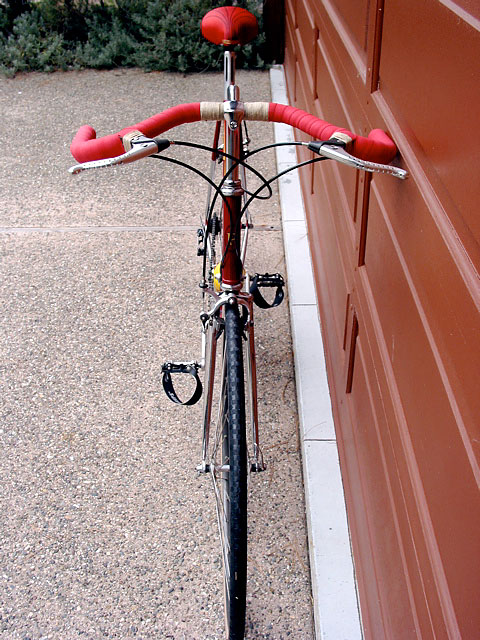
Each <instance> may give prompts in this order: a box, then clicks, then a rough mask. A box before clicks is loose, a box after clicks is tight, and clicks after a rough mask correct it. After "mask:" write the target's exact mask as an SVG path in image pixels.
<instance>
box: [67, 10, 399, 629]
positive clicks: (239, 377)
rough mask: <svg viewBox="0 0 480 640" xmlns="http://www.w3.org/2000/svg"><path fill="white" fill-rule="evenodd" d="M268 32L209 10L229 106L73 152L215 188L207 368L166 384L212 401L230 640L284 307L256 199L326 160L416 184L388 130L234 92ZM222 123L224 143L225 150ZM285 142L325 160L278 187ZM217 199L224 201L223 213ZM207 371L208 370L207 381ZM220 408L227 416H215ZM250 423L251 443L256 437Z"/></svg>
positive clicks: (165, 373) (209, 228)
mask: <svg viewBox="0 0 480 640" xmlns="http://www.w3.org/2000/svg"><path fill="white" fill-rule="evenodd" d="M257 32H258V26H257V21H256V18H255V17H254V16H253V15H252V14H251V13H249V12H248V11H247V10H245V9H242V8H239V7H221V8H217V9H213V10H211V11H209V12H208V13H207V14H206V15H205V16H204V18H203V21H202V33H203V35H204V37H205V38H207V40H210V41H211V42H214V43H215V44H217V45H222V46H223V47H224V100H223V102H218V103H207V102H204V103H198V102H197V103H189V104H183V105H177V106H176V107H172V108H170V109H167V110H166V111H163V112H161V113H159V114H157V115H155V116H153V117H151V118H149V119H148V120H145V121H143V122H140V123H138V124H136V125H134V126H131V127H127V128H125V129H122V130H121V131H120V132H118V133H117V134H113V135H108V136H104V137H102V138H98V139H97V138H96V132H95V130H94V129H92V128H91V127H89V126H83V127H81V128H80V129H79V131H78V132H77V134H76V135H75V137H74V139H73V142H72V145H71V152H72V154H73V156H74V157H75V159H76V160H77V162H79V164H77V165H75V166H74V167H72V168H71V169H70V172H71V173H79V172H80V171H83V170H85V169H94V168H99V167H107V166H114V165H119V164H128V163H130V162H134V161H137V160H139V159H142V158H145V157H152V158H157V159H162V160H164V161H167V162H171V163H172V162H173V163H176V164H178V165H180V166H182V167H183V168H185V169H189V170H191V171H194V172H195V173H197V174H198V175H201V176H202V178H204V179H205V181H206V182H207V184H208V193H207V206H206V210H205V214H204V216H203V218H202V223H201V226H200V228H199V229H198V232H197V237H198V251H197V253H198V255H199V256H201V257H202V263H203V266H202V281H201V283H200V286H201V290H202V299H203V310H202V313H201V314H200V320H201V331H202V356H201V358H200V360H198V361H197V360H196V361H191V362H166V363H165V364H164V365H163V367H162V383H163V387H164V390H165V392H166V394H167V396H168V397H169V398H170V399H171V400H172V401H173V402H175V403H176V404H181V405H186V406H190V405H193V404H195V403H197V402H198V401H199V400H200V398H201V396H202V395H203V396H204V406H203V433H202V457H201V462H200V464H199V465H198V467H197V471H198V472H199V473H201V474H206V475H209V476H210V477H211V479H212V483H213V487H214V494H215V499H216V512H217V522H218V528H219V532H220V540H221V547H222V563H223V575H224V580H223V587H224V608H225V627H226V636H227V638H228V640H238V639H239V638H243V637H244V631H245V609H246V585H247V482H248V478H249V476H250V474H251V473H258V472H261V471H263V470H264V469H265V468H266V467H265V462H264V459H263V454H262V449H261V446H260V437H259V423H258V408H257V370H256V359H255V339H254V305H256V306H258V307H260V308H263V309H270V308H273V307H276V306H278V305H279V304H280V303H281V302H282V300H283V298H284V287H285V282H284V279H283V277H282V276H281V275H280V274H278V273H276V274H269V273H265V274H254V275H253V276H252V275H250V274H248V273H246V272H245V269H244V264H245V256H246V251H247V242H248V235H249V232H250V230H251V229H252V228H253V224H252V218H251V214H250V211H249V206H250V204H251V203H252V202H253V201H254V200H255V199H257V198H268V197H270V196H271V195H272V189H271V184H272V183H273V182H274V181H275V180H277V179H278V178H280V177H281V176H283V175H284V174H286V173H287V172H289V171H292V170H294V169H297V168H299V167H302V166H305V165H307V164H310V163H312V162H319V161H323V160H326V159H331V160H336V161H338V162H341V163H344V164H347V165H349V166H351V167H353V168H355V169H360V170H364V171H369V172H382V173H388V174H391V175H393V176H395V177H397V178H401V179H404V178H405V177H406V176H407V172H406V171H404V170H403V169H400V168H398V167H395V166H392V165H389V164H387V163H389V162H391V160H392V159H393V158H394V156H395V155H396V152H397V149H396V146H395V144H394V143H393V141H392V140H391V139H390V138H389V137H388V136H387V134H386V133H385V132H383V131H381V130H380V129H374V130H372V131H371V132H370V134H369V135H368V137H362V136H356V135H355V134H353V133H352V132H350V131H348V130H347V129H343V128H341V127H336V126H334V125H331V124H329V123H328V122H325V121H323V120H320V119H319V118H316V117H315V116H313V115H311V114H308V113H306V112H305V111H302V110H300V109H297V108H294V107H289V106H285V105H280V104H275V103H261V102H258V103H255V102H253V103H242V102H241V101H240V90H239V87H238V86H237V85H236V83H235V58H236V54H235V47H236V46H242V45H245V44H247V43H248V42H250V41H251V40H252V39H253V38H255V37H256V35H257ZM198 120H207V121H214V122H216V126H215V133H214V141H213V145H212V146H205V145H200V144H196V143H191V142H188V141H179V140H168V139H165V138H159V137H158V136H159V135H160V134H162V133H164V132H165V131H167V130H169V129H171V128H173V127H175V126H177V125H180V124H185V123H188V122H194V121H198ZM247 120H262V121H270V122H283V123H285V124H289V125H292V126H294V127H296V128H298V129H300V130H301V131H303V132H304V133H306V134H308V135H310V136H311V137H312V138H313V141H311V142H308V143H307V142H293V143H277V144H270V145H267V146H264V147H260V148H258V149H254V150H252V151H250V150H249V142H250V140H249V139H248V131H247V129H246V121H247ZM222 123H223V125H224V131H223V145H221V144H220V130H221V125H222ZM242 125H243V132H242ZM278 144H282V145H283V144H294V145H303V146H307V147H308V149H310V150H311V151H313V152H314V154H316V157H314V158H312V159H310V160H307V161H304V162H300V163H297V164H296V165H295V166H293V167H290V168H288V169H286V170H284V171H281V172H280V173H278V174H277V175H276V176H274V177H273V178H270V179H268V180H267V179H266V178H265V177H264V176H262V175H261V174H260V173H259V172H258V171H257V170H256V169H254V168H253V167H252V166H251V164H249V162H248V160H249V159H250V158H251V157H252V156H253V155H254V154H257V153H260V152H262V151H266V150H267V149H271V148H273V147H275V146H278ZM170 146H186V147H194V148H198V149H201V150H204V151H206V152H209V153H210V154H211V156H212V157H211V171H210V174H209V175H206V174H204V173H203V172H200V171H199V170H198V169H196V168H195V167H192V166H190V165H188V164H186V163H184V162H182V161H180V160H178V159H175V158H172V157H169V156H165V155H161V152H163V151H165V150H166V149H167V148H169V147H170ZM218 162H221V163H222V165H223V169H222V176H221V179H220V181H219V182H218V184H217V183H216V182H215V179H214V177H215V167H216V165H217V163H218ZM247 172H251V173H253V174H254V175H255V176H256V177H257V178H258V179H259V180H260V182H261V185H260V187H258V188H257V189H256V190H255V191H253V192H250V191H248V190H247V187H246V174H247ZM218 200H220V201H221V206H219V207H217V201H218ZM219 244H220V247H219V246H218V245H219ZM264 288H273V289H274V290H275V293H274V294H273V300H271V301H270V302H267V300H266V299H265V297H264V295H263V294H262V291H261V290H262V289H264ZM200 371H203V384H202V382H201V380H200V376H199V372H200ZM180 374H184V375H187V376H191V377H192V378H193V380H194V385H195V388H194V391H193V394H192V395H191V397H190V398H188V399H187V400H183V401H182V400H181V399H180V398H179V396H178V394H177V392H176V390H175V386H174V384H173V379H172V377H175V376H176V375H180ZM215 405H216V406H217V408H216V418H215V417H214V416H213V409H214V406H215ZM247 424H248V425H249V428H250V432H251V436H250V438H247Z"/></svg>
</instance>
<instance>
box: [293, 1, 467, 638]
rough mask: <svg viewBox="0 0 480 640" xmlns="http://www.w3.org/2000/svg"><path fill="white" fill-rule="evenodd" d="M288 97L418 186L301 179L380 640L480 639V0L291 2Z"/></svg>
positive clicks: (369, 608)
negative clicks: (393, 148)
mask: <svg viewBox="0 0 480 640" xmlns="http://www.w3.org/2000/svg"><path fill="white" fill-rule="evenodd" d="M286 13H287V16H286V52H285V69H286V74H287V82H288V89H289V94H290V101H291V103H292V104H294V105H296V106H298V107H300V108H303V109H306V110H307V111H311V112H312V113H314V114H316V115H318V116H319V117H322V118H324V119H326V120H330V121H333V122H335V124H339V125H342V126H346V127H347V128H349V129H351V130H353V131H355V132H357V133H367V132H368V131H369V130H370V129H372V128H376V127H380V128H384V129H386V130H387V131H388V132H389V133H390V135H391V136H392V137H393V139H394V140H395V142H396V143H397V146H398V147H399V149H400V157H399V158H398V159H397V160H398V162H399V163H400V164H401V166H404V167H405V168H407V169H408V171H409V172H410V178H409V179H408V180H407V181H406V182H401V181H399V180H395V179H394V178H391V177H389V176H382V175H377V176H375V177H374V178H373V180H370V179H369V177H368V176H367V175H366V174H363V173H362V174H360V173H358V174H355V172H354V171H352V170H351V169H349V168H347V167H341V166H338V165H335V166H334V165H333V163H332V164H328V166H326V165H327V163H321V164H316V165H312V166H311V171H310V173H305V174H304V175H303V178H302V180H303V184H302V187H303V191H304V195H305V200H306V206H307V215H308V224H309V234H310V244H311V249H312V255H313V259H314V268H315V274H316V284H317V294H318V300H319V305H320V312H321V316H322V325H323V331H324V338H325V341H326V347H327V359H328V363H327V364H328V370H329V379H330V386H331V391H332V397H333V404H334V413H335V417H336V425H337V432H338V440H339V446H340V456H341V463H342V470H343V476H344V482H345V490H346V497H347V505H348V514H349V521H350V528H351V532H352V539H353V547H354V556H355V563H356V568H357V577H358V582H359V590H360V600H361V608H362V616H363V622H364V627H365V633H366V637H367V638H393V639H395V640H398V639H401V638H406V639H411V638H415V637H421V638H433V637H435V638H464V639H467V640H470V639H472V640H474V639H476V638H480V606H479V598H480V499H479V480H480V471H479V464H478V462H479V450H480V428H479V423H480V389H479V373H480V315H479V309H480V284H479V283H480V280H479V269H480V247H479V240H480V211H479V204H478V202H479V195H480V188H479V182H480V171H479V169H480V162H479V157H480V127H479V122H478V120H479V116H478V113H479V107H480V71H479V70H480V37H479V25H480V21H479V18H480V4H479V3H478V2H477V1H476V0H458V2H456V3H454V2H453V1H451V0H421V1H419V0H401V1H400V0H296V1H295V0H286Z"/></svg>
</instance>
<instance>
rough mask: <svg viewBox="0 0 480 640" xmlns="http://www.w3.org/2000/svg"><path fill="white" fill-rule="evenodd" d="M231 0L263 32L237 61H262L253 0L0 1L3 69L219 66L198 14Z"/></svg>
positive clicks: (251, 65)
mask: <svg viewBox="0 0 480 640" xmlns="http://www.w3.org/2000/svg"><path fill="white" fill-rule="evenodd" d="M231 4H237V5H239V6H244V7H245V8H247V9H249V10H250V11H252V13H254V14H255V15H256V16H257V18H259V22H260V35H259V36H258V37H257V38H256V40H255V42H254V43H251V44H249V45H247V46H245V47H243V48H242V50H241V51H240V52H239V54H238V62H239V66H240V67H242V66H243V67H249V68H256V69H259V68H263V67H264V66H265V62H264V43H265V38H264V36H263V35H262V33H261V16H259V11H258V6H259V3H258V2H256V1H255V0H245V1H244V2H240V1H238V2H235V3H233V2H228V1H222V0H217V1H215V0H214V1H213V2H212V1H211V0H0V71H1V72H3V73H5V74H7V75H10V76H12V75H14V74H15V73H17V72H19V71H54V70H55V69H82V68H93V69H110V68H113V67H140V68H142V69H145V70H146V71H180V72H182V73H187V72H192V71H197V72H198V71H206V70H213V69H219V68H221V66H222V64H223V62H222V55H221V53H222V52H221V51H220V47H218V46H215V45H213V44H211V43H209V42H207V41H206V40H205V39H204V38H203V37H202V35H201V32H200V21H201V19H202V17H203V15H204V14H205V13H206V12H207V11H208V10H210V9H212V8H214V7H218V6H225V5H231Z"/></svg>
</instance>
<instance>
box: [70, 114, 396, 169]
mask: <svg viewBox="0 0 480 640" xmlns="http://www.w3.org/2000/svg"><path fill="white" fill-rule="evenodd" d="M239 105H241V109H243V118H244V119H245V120H261V121H269V122H280V123H284V124H287V125H291V126H293V127H295V128H297V129H299V130H300V131H303V132H304V133H306V134H307V135H310V136H312V137H313V138H315V139H316V140H319V141H320V143H321V142H322V141H323V142H326V141H331V142H332V143H333V145H335V144H336V145H337V146H332V145H329V146H328V148H327V146H324V145H322V144H320V143H319V145H317V146H316V143H310V144H309V145H308V146H309V148H310V149H311V150H312V151H314V152H316V153H319V154H321V155H323V156H325V157H329V158H332V159H335V160H339V161H340V162H344V163H346V164H350V165H351V166H354V167H355V168H358V169H364V170H366V171H382V170H383V171H385V172H388V173H392V174H393V175H396V176H397V177H400V178H405V177H406V175H407V174H406V172H405V171H404V170H402V169H398V168H397V167H386V166H384V165H386V164H387V163H389V162H390V161H391V160H393V158H394V157H395V155H396V153H397V148H396V146H395V143H394V142H393V141H392V140H391V139H390V138H389V137H388V135H387V134H386V133H385V132H384V131H382V130H381V129H373V130H372V131H371V132H370V133H369V134H368V136H367V137H364V136H357V135H356V134H354V133H352V132H351V131H349V130H348V129H344V128H342V127H337V126H335V125H332V124H330V123H329V122H326V121H324V120H321V119H320V118H316V117H315V116H313V115H311V114H309V113H307V112H306V111H302V110H301V109H297V108H296V107H290V106H286V105H283V104H277V103H275V102H271V103H268V102H246V103H236V106H237V108H238V106H239ZM224 113H225V103H223V102H192V103H188V104H180V105H177V106H176V107H172V108H170V109H166V110H165V111H162V112H161V113H158V114H157V115H155V116H152V117H151V118H148V119H147V120H143V121H142V122H139V123H137V124H135V125H133V126H131V127H126V128H125V129H122V130H121V131H119V132H118V133H116V134H111V135H107V136H103V137H101V138H97V137H96V132H95V130H94V129H93V128H92V127H90V126H88V125H84V126H83V127H81V128H80V129H79V130H78V132H77V134H76V135H75V137H74V139H73V141H72V144H71V146H70V151H71V153H72V155H73V157H74V158H75V159H76V160H77V161H78V162H79V163H82V164H83V167H82V168H85V169H86V168H90V166H91V167H93V166H109V165H111V164H122V163H125V162H132V161H133V160H136V159H139V158H140V157H145V156H147V155H151V154H153V153H156V151H157V150H158V149H157V148H155V146H150V147H148V148H149V149H151V150H150V152H148V151H147V146H145V145H146V140H148V139H152V138H154V137H155V136H158V135H160V134H162V133H164V132H165V131H168V130H169V129H172V128H173V127H176V126H179V125H181V124H185V123H188V122H197V121H200V120H215V121H219V120H223V119H224ZM129 134H130V136H132V135H133V136H135V135H136V136H137V140H136V144H135V145H134V147H135V149H134V148H133V147H132V149H131V150H130V151H127V153H125V147H124V144H123V139H124V138H125V137H126V136H127V138H128V137H129ZM140 141H141V142H142V143H143V145H144V146H143V149H142V150H141V149H140V146H141V145H140V144H139V142H140ZM306 144H307V143H306ZM312 145H313V146H312ZM322 147H323V148H322ZM344 147H346V148H347V149H348V151H349V152H351V154H352V155H350V153H347V152H346V151H345V150H344ZM164 148H165V147H164ZM335 150H336V151H335ZM108 159H114V160H115V159H116V161H107V160H108ZM93 161H102V162H101V163H98V162H97V163H96V164H95V165H90V166H86V164H84V163H92V162H93ZM103 161H105V162H103ZM79 167H80V165H78V166H77V168H78V170H81V169H80V168H79ZM75 169H76V167H73V168H72V170H71V172H72V173H76V172H77V171H76V170H75Z"/></svg>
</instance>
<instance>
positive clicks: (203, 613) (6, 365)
mask: <svg viewBox="0 0 480 640" xmlns="http://www.w3.org/2000/svg"><path fill="white" fill-rule="evenodd" d="M238 82H239V84H240V86H241V87H243V92H242V97H243V98H244V99H257V100H258V99H265V100H268V99H269V83H268V74H266V73H253V72H250V73H239V74H238ZM221 85H222V80H221V76H218V75H208V74H205V75H197V76H189V77H187V78H184V77H182V76H179V75H166V74H161V73H152V74H144V73H142V72H139V71H135V70H129V71H110V72H95V71H86V72H72V73H57V74H52V75H40V74H30V75H24V76H18V77H17V78H15V79H4V78H2V79H0V105H1V113H2V119H1V122H0V139H1V140H2V154H1V155H0V185H1V192H2V204H3V206H2V208H1V212H0V265H1V267H0V274H1V278H0V301H1V304H2V314H1V316H0V372H1V377H0V389H1V397H0V416H1V418H0V420H1V422H0V443H1V444H0V446H1V451H2V456H1V458H0V516H1V529H0V538H1V539H0V638H2V639H3V638H5V639H9V640H10V639H11V640H46V639H47V638H48V639H54V640H70V639H73V638H85V639H86V640H97V639H103V638H112V639H113V638H122V639H134V640H139V639H142V640H147V639H153V638H156V639H167V638H169V639H174V640H214V639H220V638H223V611H222V604H221V603H222V593H221V592H222V587H221V572H220V558H219V549H218V542H217V531H216V525H215V516H214V505H213V496H212V492H211V487H210V485H209V482H208V479H205V478H202V477H197V475H196V473H195V466H196V464H197V463H198V462H199V457H200V455H199V454H200V413H201V409H199V408H198V407H194V408H183V407H181V408H178V407H176V406H174V405H173V404H172V403H171V402H170V401H169V400H168V399H167V398H166V396H165V395H164V394H163V391H161V387H160V367H161V364H162V362H163V361H164V360H165V359H170V358H172V359H177V360H180V359H192V358H198V357H199V344H200V341H199V321H198V313H199V311H200V295H199V290H198V288H197V287H196V283H197V282H198V281H199V275H200V264H199V259H198V258H197V257H196V234H195V229H196V227H195V225H196V224H197V220H198V211H197V210H196V208H195V210H193V209H194V208H191V207H186V206H185V205H186V203H195V205H196V204H197V202H198V201H199V199H200V203H202V204H201V205H200V211H201V210H202V207H203V187H202V185H201V184H200V181H199V180H197V179H195V178H194V179H191V178H189V181H188V184H187V185H185V183H184V175H185V174H184V171H183V170H182V169H180V168H177V167H174V166H172V165H170V164H165V163H164V164H160V163H158V162H156V161H153V160H146V161H143V162H139V163H137V164H135V165H131V166H130V167H128V168H119V169H112V170H109V171H106V170H105V171H98V172H88V173H85V174H81V175H79V176H75V177H74V176H70V175H69V174H68V173H67V171H66V169H67V168H68V167H69V166H70V165H71V164H73V161H72V158H71V156H70V154H69V149H68V147H69V143H70V140H71V138H72V136H73V134H74V133H75V131H76V130H77V129H78V127H79V126H80V125H82V124H91V125H92V126H94V127H95V128H96V129H97V132H98V135H104V134H107V133H112V132H114V131H116V130H118V129H120V128H122V127H124V126H126V125H129V124H132V123H134V122H137V121H139V120H142V119H144V118H146V117H148V116H150V115H153V114H154V113H157V112H158V111H160V110H162V109H164V108H166V107H168V106H171V105H173V104H176V103H179V102H191V101H197V100H215V99H218V97H219V96H220V97H221V95H222V86H221ZM250 131H251V135H252V137H254V138H255V140H256V142H257V143H258V144H260V143H263V142H268V141H270V140H271V137H272V130H271V127H270V125H263V126H262V125H255V123H252V125H251V127H250ZM210 136H211V130H210V128H209V125H207V124H205V123H198V124H194V125H191V126H189V127H188V129H187V128H185V127H181V128H179V130H177V131H175V134H174V136H171V137H176V138H177V139H189V140H192V139H194V140H198V141H202V142H205V143H209V142H210ZM168 153H170V151H169V152H168ZM175 155H176V157H181V158H182V159H186V160H187V161H188V162H192V163H197V162H198V163H199V166H205V163H203V164H202V160H204V158H200V160H198V158H197V157H196V156H194V155H193V156H192V154H191V152H186V151H184V150H181V149H176V150H175ZM262 162H263V164H259V165H258V167H259V168H261V169H264V170H265V171H266V172H267V174H268V175H272V174H273V172H274V170H275V167H274V162H273V158H272V157H271V156H270V158H267V159H266V160H264V161H262ZM200 194H202V195H200ZM256 211H257V214H256V215H255V218H254V221H255V223H256V224H257V226H258V230H257V232H256V233H255V234H254V237H253V238H252V242H251V251H250V256H251V259H250V264H252V267H251V271H260V272H262V271H270V272H272V271H276V270H280V271H282V270H283V250H282V239H281V230H280V214H279V205H278V200H277V199H276V198H274V199H272V200H271V201H269V202H268V203H266V202H264V203H260V204H259V206H258V207H257V208H256ZM256 329H257V351H258V360H259V362H258V365H259V378H260V379H259V385H260V408H259V410H260V419H261V429H262V433H261V435H262V441H263V443H264V453H265V458H266V461H267V464H268V470H267V472H266V473H264V474H260V475H257V476H256V477H254V478H253V479H252V482H251V485H250V488H251V497H250V502H249V518H250V519H249V536H250V537H249V582H248V605H247V606H248V613H247V634H246V638H248V639H254V638H258V639H260V638H268V639H274V640H278V639H283V638H292V639H293V638H295V639H296V640H298V639H300V640H310V639H313V637H314V635H313V623H312V606H311V586H310V577H309V566H308V555H307V548H306V527H305V514H304V497H303V486H302V476H301V461H300V453H299V444H298V433H297V431H298V428H297V412H296V399H295V389H294V379H293V358H292V353H291V339H290V328H289V321H288V308H287V305H286V304H284V305H282V306H281V307H280V308H278V309H275V310H272V311H270V312H268V311H266V312H265V311H261V310H258V313H257V325H256Z"/></svg>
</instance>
